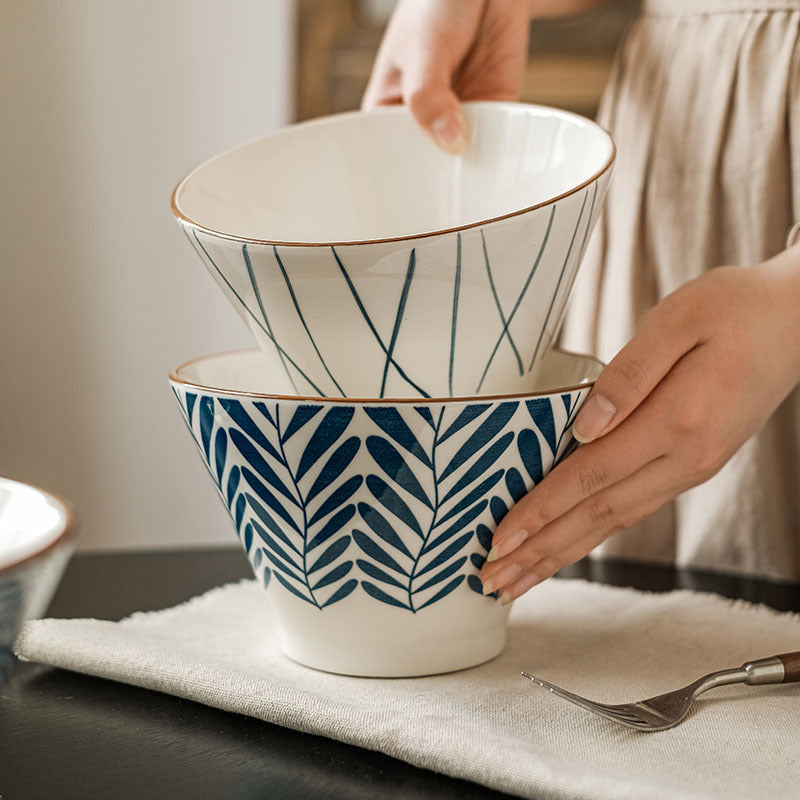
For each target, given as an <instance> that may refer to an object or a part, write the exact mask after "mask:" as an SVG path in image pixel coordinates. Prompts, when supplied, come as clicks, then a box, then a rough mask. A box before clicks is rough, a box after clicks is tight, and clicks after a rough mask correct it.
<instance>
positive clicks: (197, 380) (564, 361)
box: [173, 350, 603, 403]
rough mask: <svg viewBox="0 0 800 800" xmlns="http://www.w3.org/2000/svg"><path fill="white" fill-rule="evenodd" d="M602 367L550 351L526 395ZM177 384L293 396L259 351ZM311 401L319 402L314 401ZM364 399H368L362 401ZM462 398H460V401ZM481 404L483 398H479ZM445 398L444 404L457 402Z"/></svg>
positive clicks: (212, 364) (206, 360)
mask: <svg viewBox="0 0 800 800" xmlns="http://www.w3.org/2000/svg"><path fill="white" fill-rule="evenodd" d="M602 368H603V365H602V364H601V363H600V362H599V361H598V360H597V359H595V358H592V357H591V356H582V355H576V354H574V353H565V352H563V351H560V350H552V351H551V352H549V353H548V354H547V356H545V358H544V359H543V361H542V364H541V366H540V367H539V368H538V369H537V370H534V372H533V373H530V375H529V379H530V384H529V387H528V390H527V391H526V392H524V393H526V394H538V393H541V394H552V393H557V392H558V391H560V390H563V389H566V388H571V387H576V386H580V385H584V384H589V383H591V382H593V381H594V380H595V379H596V378H597V376H598V375H599V374H600V371H601V370H602ZM173 377H174V378H176V379H177V380H178V381H181V382H184V383H189V384H193V385H195V386H198V387H203V388H206V389H211V390H217V391H223V392H225V391H228V392H238V393H242V394H266V395H283V396H290V395H292V391H291V387H288V386H287V383H286V378H285V373H282V372H281V371H280V369H279V368H276V366H275V365H274V364H273V363H272V362H271V361H270V360H268V359H267V358H266V357H265V355H264V354H263V353H262V352H261V351H260V350H243V351H240V352H235V353H220V354H217V355H212V356H205V357H201V358H196V359H194V360H193V361H190V362H188V363H186V364H182V365H181V366H179V367H177V368H176V369H175V370H174V373H173ZM311 399H314V400H321V399H322V398H319V397H314V398H311ZM361 399H362V400H363V399H367V398H361ZM463 399H464V398H461V400H463ZM476 399H480V400H481V401H485V400H486V397H483V396H481V397H480V398H476ZM325 400H326V402H343V403H349V402H353V399H352V398H325ZM369 400H370V402H382V403H396V402H398V400H397V399H392V398H384V399H382V400H377V399H369ZM458 401H459V398H447V399H446V400H443V402H458ZM400 402H417V403H419V402H429V401H427V400H422V398H413V399H403V400H401V401H400Z"/></svg>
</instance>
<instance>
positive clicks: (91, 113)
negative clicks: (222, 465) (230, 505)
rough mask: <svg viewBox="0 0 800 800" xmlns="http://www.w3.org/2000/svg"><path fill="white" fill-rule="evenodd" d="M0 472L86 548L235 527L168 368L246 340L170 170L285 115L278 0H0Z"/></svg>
mask: <svg viewBox="0 0 800 800" xmlns="http://www.w3.org/2000/svg"><path fill="white" fill-rule="evenodd" d="M0 20H2V22H1V23H0V120H2V121H1V122H0V475H3V476H5V477H10V478H15V479H17V480H22V481H27V482H31V483H34V484H36V485H39V486H41V487H43V488H48V489H50V490H52V491H54V492H56V493H58V494H61V495H63V496H65V497H67V498H68V499H70V500H71V501H72V502H73V503H74V505H75V507H76V509H77V511H78V515H79V517H80V519H81V522H82V525H81V531H82V535H81V546H82V547H83V548H84V549H100V548H102V549H106V548H133V547H170V546H175V545H181V546H183V545H186V546H191V545H204V544H209V543H219V544H230V545H232V544H234V539H233V528H232V526H231V524H230V523H229V521H228V518H227V515H226V513H225V510H224V508H223V506H222V504H221V502H220V501H219V500H218V499H217V497H216V495H215V494H214V493H213V487H212V485H211V483H210V481H209V479H208V476H207V475H206V474H205V468H204V467H203V465H202V464H201V462H200V459H199V457H198V456H197V454H196V453H195V451H194V445H193V443H192V442H191V441H190V439H189V436H188V434H187V432H186V430H185V428H184V425H183V422H182V421H181V419H180V416H179V412H178V410H177V406H176V405H175V402H174V400H173V398H172V396H171V391H170V389H169V386H168V384H167V373H168V371H169V369H170V368H171V367H172V366H175V365H176V364H178V363H180V362H181V361H184V360H186V359H188V358H191V357H193V356H196V355H201V354H205V353H210V352H216V351H219V350H224V349H227V348H232V347H238V346H242V345H248V344H250V337H249V334H248V333H247V331H246V330H245V328H244V325H243V324H242V323H241V322H240V321H239V318H238V316H237V315H236V313H235V312H234V310H233V309H232V308H231V307H229V306H228V305H227V301H226V300H225V299H224V298H223V296H222V294H221V293H220V292H219V290H218V289H217V287H216V285H215V284H214V283H213V281H212V279H211V277H210V276H209V275H208V274H207V273H206V272H205V269H204V267H203V266H202V264H201V263H200V260H199V259H198V258H197V256H196V255H195V254H194V252H192V250H191V248H190V246H189V243H188V242H187V241H186V239H185V237H184V236H183V234H182V233H181V232H180V230H179V228H178V225H177V224H176V223H175V222H174V221H173V218H172V215H171V213H170V210H169V198H170V194H171V191H172V188H173V186H174V184H175V183H176V182H177V181H178V179H179V178H180V177H181V176H182V175H183V173H185V172H186V171H187V170H189V169H190V168H191V167H193V166H194V165H195V164H196V163H198V162H199V161H201V160H203V159H205V158H207V157H209V156H211V155H213V154H214V153H215V152H217V151H218V150H220V149H222V148H227V147H230V146H232V145H234V144H236V143H238V142H240V141H242V140H245V139H248V138H253V137H255V136H258V135H259V134H261V133H263V132H265V131H267V130H270V129H273V128H275V127H278V126H280V125H281V124H283V123H285V122H286V121H287V120H288V118H289V116H290V113H291V111H290V96H291V93H292V85H293V81H292V74H291V66H290V65H291V59H292V52H291V50H292V42H293V40H294V32H293V19H292V12H291V2H290V0H228V2H224V3H223V2H220V1H219V0H136V2H123V1H122V0H113V1H110V0H70V1H69V2H62V1H60V0H0Z"/></svg>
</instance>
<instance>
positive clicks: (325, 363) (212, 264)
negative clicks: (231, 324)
mask: <svg viewBox="0 0 800 800" xmlns="http://www.w3.org/2000/svg"><path fill="white" fill-rule="evenodd" d="M599 187H600V183H599V182H598V181H595V182H594V183H593V184H592V185H590V186H588V187H586V188H585V189H583V190H582V191H581V192H580V194H579V195H576V196H575V197H573V198H569V199H568V200H563V201H560V202H559V203H554V204H553V205H552V206H551V207H549V208H547V209H543V211H544V212H545V217H542V223H541V236H540V238H538V240H537V239H535V238H534V239H533V240H532V242H531V252H530V261H529V262H528V263H529V266H527V265H526V266H525V267H524V270H523V271H521V272H520V275H519V278H518V279H516V278H512V279H511V280H509V276H508V275H505V276H504V277H505V282H499V281H498V277H499V276H498V269H497V267H496V266H495V267H494V268H493V266H492V259H493V256H492V246H491V242H490V241H487V239H488V238H489V237H488V235H487V231H489V229H488V228H487V231H484V230H483V229H478V230H477V231H476V232H474V234H475V236H477V237H478V240H479V241H478V243H477V249H475V250H474V252H475V253H477V252H480V253H481V256H480V257H479V259H480V261H481V262H482V263H481V265H480V267H479V268H478V269H477V270H473V272H471V273H470V275H469V276H468V277H467V278H465V274H464V270H463V252H462V251H463V247H464V241H463V240H464V238H465V237H466V236H467V232H465V234H464V237H462V233H461V232H455V233H453V234H450V235H449V238H450V240H452V250H450V249H449V248H450V244H449V242H448V243H447V245H446V249H445V250H444V251H443V252H444V253H445V256H444V257H445V259H446V260H447V261H448V262H449V259H451V258H452V262H449V263H452V268H450V267H449V266H447V265H445V264H442V263H439V262H438V261H437V262H436V263H433V264H425V263H422V260H423V258H424V257H423V256H422V255H420V253H421V251H420V252H417V249H415V248H411V249H410V250H409V251H408V254H407V255H406V256H403V258H404V259H405V261H404V264H405V274H404V276H402V275H401V273H400V271H399V270H398V271H397V275H396V277H397V286H398V289H397V295H396V298H395V301H394V306H393V309H392V311H391V312H390V313H389V314H387V315H386V318H378V317H377V312H376V311H375V310H374V309H373V310H372V311H371V310H370V309H369V307H368V306H369V303H368V302H367V300H366V299H365V297H364V287H363V285H362V284H361V283H359V280H362V279H364V278H363V276H362V275H359V276H358V277H356V275H355V274H354V269H353V267H352V265H350V266H348V263H347V261H348V255H347V253H348V252H349V251H348V249H347V246H345V245H343V246H331V247H329V248H323V249H327V250H328V251H329V259H325V258H322V259H320V260H319V264H317V262H314V263H315V265H316V268H317V269H322V271H323V272H324V273H325V277H326V280H336V281H337V282H338V281H341V282H342V283H341V284H340V285H341V287H342V294H341V296H340V295H337V297H340V299H339V305H338V306H337V308H336V310H335V315H336V316H335V319H337V320H339V321H340V323H341V327H346V328H348V329H352V330H358V329H359V328H360V329H362V331H363V332H362V335H361V336H360V337H359V347H365V348H366V350H367V352H371V353H373V354H375V355H376V357H377V359H378V360H377V362H375V363H379V364H380V363H382V367H377V368H371V372H370V376H369V380H370V381H371V382H372V383H373V384H374V385H372V384H370V385H369V386H368V387H366V388H368V389H369V391H365V387H364V386H363V385H359V387H358V388H357V390H355V391H354V390H353V388H352V387H350V386H348V384H347V381H346V380H345V377H344V376H343V375H337V374H336V373H335V369H336V367H334V366H332V362H333V361H335V351H336V349H337V348H338V347H339V346H340V345H339V344H338V343H337V342H336V341H334V339H335V337H334V336H332V335H331V331H330V330H329V329H328V328H327V327H326V328H324V330H323V329H322V328H321V327H320V323H319V321H318V320H317V321H316V323H315V318H314V316H313V315H312V314H309V313H308V311H307V310H306V309H304V304H303V287H304V286H305V291H309V289H308V270H309V268H308V266H307V265H306V264H305V261H304V259H305V256H303V255H302V254H299V253H298V252H293V248H291V247H279V246H274V245H269V246H265V245H258V244H255V243H253V244H241V245H236V246H232V245H231V244H230V243H226V244H225V246H220V245H219V244H218V242H216V241H215V240H214V238H213V237H209V236H206V235H205V234H198V232H197V231H195V230H187V231H186V233H187V236H188V237H189V240H190V242H191V243H192V245H193V246H194V247H195V249H196V250H197V252H198V254H199V255H200V256H201V258H202V260H203V262H204V263H205V264H206V266H207V268H208V269H209V271H210V272H211V273H212V275H214V277H215V279H216V280H217V281H218V282H219V283H220V285H221V286H222V287H223V289H224V290H225V291H226V292H227V293H228V294H229V296H230V297H231V300H232V301H233V302H234V304H235V305H236V306H237V307H238V309H239V311H240V313H241V314H242V315H243V316H244V317H245V319H246V320H247V321H248V323H249V324H250V325H251V326H253V327H254V329H255V330H256V331H257V332H258V333H259V335H260V336H262V339H263V340H266V342H267V345H265V346H266V347H267V348H268V349H271V348H272V347H274V351H275V354H276V356H277V358H278V360H279V363H280V365H282V368H283V370H284V371H285V373H286V375H287V376H288V379H289V381H290V382H291V385H292V386H293V388H294V391H295V393H297V394H309V393H315V394H318V395H320V396H338V397H346V396H371V397H372V396H374V397H381V398H382V397H385V396H387V395H389V396H392V395H393V394H398V395H402V394H406V395H412V396H419V397H421V398H428V397H431V396H442V395H445V394H449V396H450V397H453V396H454V395H459V394H461V395H464V394H479V393H480V392H482V391H486V387H487V386H491V384H490V383H487V380H488V379H489V378H490V377H491V375H492V374H493V373H492V370H493V368H494V369H497V368H498V367H497V364H498V359H499V356H498V354H499V353H501V352H502V349H503V348H507V349H508V352H509V353H510V356H511V358H512V363H514V364H516V370H517V372H518V375H519V376H523V375H525V374H526V373H528V372H530V371H531V370H532V369H533V368H534V366H535V365H536V364H537V363H538V357H539V356H540V355H541V354H542V353H543V352H544V351H545V350H546V349H547V347H548V346H549V343H550V338H551V336H552V335H553V332H554V330H555V328H556V327H557V323H558V321H559V315H560V310H561V308H562V307H563V303H564V301H565V299H566V295H567V293H568V291H569V289H570V286H571V281H572V277H573V276H574V273H575V270H576V268H577V265H578V263H579V261H580V258H581V257H582V255H583V252H584V250H585V247H586V243H587V239H588V236H589V232H590V230H591V227H592V224H593V221H594V219H595V215H596V211H597V209H598V207H599V205H598V203H597V202H596V201H597V200H598V190H599ZM545 219H546V223H545V221H544V220H545ZM556 228H559V230H560V233H559V234H558V236H557V235H556V233H555V230H556ZM472 233H473V232H470V236H472ZM495 235H496V234H495ZM470 241H472V242H473V245H472V246H473V248H474V247H475V244H474V242H475V239H474V237H473V238H472V239H471V240H470ZM554 241H564V242H568V243H569V245H568V249H567V251H566V254H565V255H564V256H563V258H562V256H561V255H560V254H559V253H557V252H556V251H553V252H551V250H553V248H554V247H560V246H562V245H557V244H554ZM495 245H496V246H497V242H495ZM294 250H297V248H294ZM450 253H452V255H450ZM501 255H502V254H501ZM495 257H496V258H500V256H497V255H496V256H495ZM437 258H440V256H437ZM555 258H557V259H558V263H557V265H554V267H555V270H554V269H553V267H552V266H551V264H552V261H553V259H555ZM543 263H548V267H547V269H544V270H540V267H541V265H542V264H543ZM484 267H485V270H484ZM323 268H324V269H323ZM431 271H434V272H435V274H436V276H437V284H438V283H439V281H440V280H441V282H443V283H445V284H447V283H448V282H449V281H452V289H451V290H450V291H449V292H448V295H449V297H451V298H452V304H451V305H448V304H447V303H445V304H443V307H442V309H441V314H442V315H444V316H446V317H447V322H446V327H447V328H448V330H449V335H446V336H445V335H443V336H441V337H440V338H437V339H436V342H437V343H436V344H435V345H434V344H433V343H431V345H430V346H431V347H434V346H435V347H437V348H439V347H441V348H445V349H446V351H447V352H446V353H445V352H442V353H441V357H442V358H443V359H444V360H445V362H446V363H447V372H446V376H447V382H446V390H445V387H444V386H431V385H426V381H425V379H424V378H423V377H422V376H420V375H419V368H418V367H417V368H416V369H415V364H414V363H413V362H412V363H402V359H403V357H402V356H399V355H398V346H399V343H401V342H402V341H403V335H404V331H406V330H409V329H413V327H414V325H416V324H418V322H419V320H420V319H421V318H422V317H423V316H424V315H425V314H428V313H429V312H428V311H427V305H426V304H425V302H424V298H425V293H426V292H425V288H424V287H425V284H421V283H420V284H419V288H418V289H415V286H416V285H417V284H416V283H415V281H418V280H419V278H418V275H420V274H427V275H430V274H431ZM500 273H501V275H502V271H500ZM542 274H544V277H540V275H542ZM555 275H557V276H558V277H557V278H555ZM401 277H402V280H400V278H401ZM553 280H555V284H554V285H553ZM465 281H466V282H465ZM428 285H430V284H428ZM466 285H469V286H470V287H471V289H472V291H473V292H475V291H484V290H485V291H486V296H487V299H488V302H487V303H486V305H485V313H486V314H487V315H491V316H492V317H496V331H497V332H496V334H495V333H492V334H490V335H489V337H488V338H487V339H486V345H485V352H477V350H480V348H477V350H476V347H475V343H474V341H473V343H472V346H471V347H469V348H468V347H464V346H462V347H459V324H460V325H462V331H463V326H464V325H468V324H469V322H468V320H467V319H466V318H465V310H464V309H463V308H462V306H463V303H464V288H465V286H466ZM412 290H413V291H412ZM314 291H318V289H317V288H315V289H314ZM414 291H416V292H417V294H416V297H417V298H419V299H420V300H419V302H420V303H421V304H420V305H419V306H416V305H415V304H414V298H413V296H412V295H414ZM542 296H545V297H550V300H549V305H548V304H544V305H540V303H539V298H540V297H542ZM287 308H288V309H289V313H286V311H285V309H287ZM533 309H538V311H537V312H536V314H537V315H538V316H537V317H536V318H537V319H539V320H540V323H537V329H538V331H539V334H538V337H537V336H536V334H535V333H534V334H533V335H532V336H531V338H530V341H528V339H527V338H526V339H524V340H522V341H520V338H521V337H520V335H519V333H518V334H517V338H515V335H514V330H515V326H516V325H517V324H522V327H520V328H519V329H518V330H519V331H525V332H526V333H525V335H526V337H528V336H530V329H529V328H528V327H526V326H528V325H529V324H530V323H528V322H525V323H520V322H519V321H520V320H521V319H523V317H525V316H526V314H528V315H530V314H531V313H532V310H533ZM473 313H474V312H473ZM541 315H543V316H544V319H543V322H541V319H542V316H541ZM339 318H341V319H339ZM515 318H516V319H517V322H515ZM484 322H485V321H484ZM315 324H316V327H317V330H315ZM328 324H329V323H325V325H328ZM442 330H444V329H442ZM462 335H463V333H462ZM308 347H310V350H309V349H308ZM304 348H305V349H304ZM301 351H302V352H301ZM406 358H408V355H406ZM459 359H461V360H459ZM476 360H477V362H476ZM467 362H469V363H470V365H473V364H475V363H478V364H479V365H480V377H479V379H478V380H477V382H476V383H475V384H474V385H472V384H470V385H469V386H465V385H464V384H458V383H457V381H456V376H457V375H458V374H459V366H461V367H462V368H464V365H465V364H466V363H467ZM371 363H372V362H371ZM526 364H527V366H526ZM470 369H472V367H471V366H470ZM373 371H374V373H375V374H374V375H372V372H373ZM415 372H416V373H417V374H415ZM443 374H444V373H443ZM361 377H362V376H359V379H361ZM390 378H392V379H394V380H395V384H394V386H395V390H398V389H399V390H400V391H395V392H393V391H390V389H389V388H388V385H387V382H388V381H389V379H390ZM428 380H430V378H428ZM459 385H460V387H461V388H460V391H458V390H457V387H458V386H459ZM504 390H505V389H504Z"/></svg>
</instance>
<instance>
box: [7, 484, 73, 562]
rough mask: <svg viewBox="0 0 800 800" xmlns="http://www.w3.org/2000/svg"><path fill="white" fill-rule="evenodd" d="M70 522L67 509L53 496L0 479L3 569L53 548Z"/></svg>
mask: <svg viewBox="0 0 800 800" xmlns="http://www.w3.org/2000/svg"><path fill="white" fill-rule="evenodd" d="M68 522H69V512H68V510H67V508H66V507H65V506H64V505H63V504H62V503H61V502H60V501H58V500H57V499H56V498H55V497H53V496H52V495H49V494H47V492H43V491H41V490H39V489H35V488H34V487H33V486H28V485H27V484H24V483H19V482H17V481H12V480H8V479H6V478H0V569H3V568H5V567H8V566H10V565H12V564H16V563H17V562H19V561H22V560H24V559H26V558H29V557H30V556H33V555H35V554H36V553H38V552H40V551H41V550H44V549H45V548H46V547H48V546H49V545H51V544H53V542H55V541H56V540H57V539H58V538H59V537H60V536H61V535H62V534H63V533H64V531H65V529H66V527H67V524H68Z"/></svg>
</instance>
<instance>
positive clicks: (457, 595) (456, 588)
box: [171, 351, 601, 676]
mask: <svg viewBox="0 0 800 800" xmlns="http://www.w3.org/2000/svg"><path fill="white" fill-rule="evenodd" d="M280 369H281V368H280V367H278V366H276V365H275V364H274V362H272V361H271V360H270V359H269V358H268V356H266V355H265V354H264V353H261V352H259V351H246V352H238V353H229V354H223V355H216V356H209V357H206V358H199V359H196V360H194V361H190V362H188V363H186V364H183V365H182V366H180V367H177V368H176V369H175V370H173V372H172V373H171V384H172V389H173V391H174V395H175V398H176V400H177V401H178V404H179V406H180V409H181V412H182V413H183V416H184V418H185V421H186V424H187V426H188V428H189V431H190V432H191V434H192V437H193V438H194V440H195V442H196V444H197V446H198V449H199V451H200V455H201V457H202V460H203V461H204V463H205V464H206V466H207V468H208V472H209V474H210V476H211V479H212V481H213V483H214V485H215V486H216V490H217V491H218V493H219V494H220V496H221V498H222V500H223V502H224V504H225V506H226V508H227V509H228V511H229V513H230V516H231V518H232V520H233V524H234V528H235V531H236V533H237V535H238V537H239V539H240V540H241V543H242V545H243V547H244V549H245V551H246V553H247V556H248V558H249V560H250V563H251V565H252V568H253V571H254V573H255V575H256V577H257V578H258V579H259V580H261V581H262V582H263V584H264V585H265V586H266V588H267V593H268V594H269V596H270V598H271V601H272V605H273V607H274V609H275V612H276V614H277V620H278V623H279V628H280V631H281V639H282V645H283V648H284V651H285V652H286V654H287V655H289V656H290V657H291V658H293V659H295V660H297V661H299V662H301V663H303V664H306V665H308V666H312V667H316V668H318V669H323V670H328V671H332V672H339V673H344V674H351V675H369V676H411V675H422V674H433V673H438V672H446V671H450V670H456V669H461V668H464V667H468V666H472V665H474V664H478V663H481V662H483V661H486V660H487V659H489V658H492V657H493V656H495V655H497V653H499V652H500V650H502V648H503V645H504V643H505V621H506V616H507V614H508V607H507V606H503V605H501V603H500V602H499V600H498V598H497V597H495V596H484V595H483V594H482V587H481V584H480V581H479V580H478V577H477V573H478V570H479V569H480V567H481V566H482V564H483V561H484V560H485V558H486V555H487V552H488V550H489V547H490V541H491V532H492V530H493V529H494V527H495V525H496V524H497V522H498V521H499V520H500V519H501V518H502V516H503V515H504V514H505V513H506V511H507V510H508V508H509V507H510V506H511V504H512V503H513V502H514V501H515V500H516V499H518V498H519V497H520V496H521V495H522V494H523V493H524V492H525V491H527V490H528V489H529V488H530V487H531V486H533V485H534V484H535V483H536V482H538V481H539V480H541V479H542V477H543V476H544V475H546V474H547V472H548V471H549V470H550V469H551V468H552V467H553V465H554V464H555V463H557V462H558V461H559V460H561V459H562V458H564V457H565V456H566V455H568V454H569V452H571V450H572V449H573V448H574V446H575V440H574V439H573V437H572V434H571V431H570V426H571V423H572V421H573V419H574V418H575V415H576V413H577V410H578V408H579V407H580V405H581V403H582V402H583V400H584V398H585V397H586V396H587V395H588V393H589V390H590V388H591V384H592V381H593V380H594V378H595V377H596V376H597V374H598V373H599V371H600V369H601V365H600V364H599V363H598V362H596V361H594V360H593V359H589V358H585V357H581V356H573V355H567V354H564V353H560V352H557V351H553V352H550V353H549V354H548V356H547V358H546V359H545V361H544V362H543V365H542V369H541V370H540V373H539V377H538V380H539V381H540V382H541V385H547V386H551V387H557V388H553V389H551V390H548V391H544V392H542V391H528V392H527V393H521V394H506V395H502V396H494V397H480V398H474V397H473V398H447V399H422V398H420V399H415V400H408V399H405V400H404V399H399V400H398V399H386V400H375V399H364V400H359V399H326V398H318V397H302V396H291V395H276V394H274V393H270V392H269V391H268V390H269V389H270V388H271V387H273V386H274V384H275V379H274V373H275V372H277V371H278V370H280Z"/></svg>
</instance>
